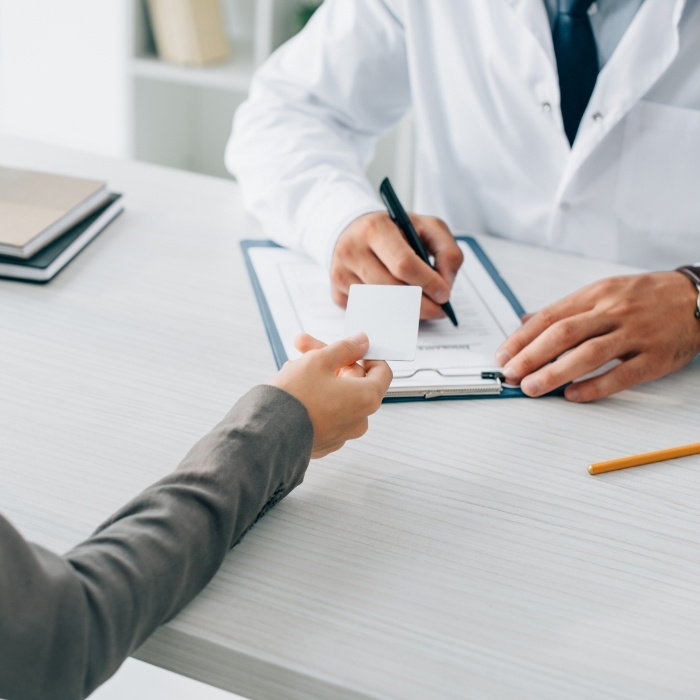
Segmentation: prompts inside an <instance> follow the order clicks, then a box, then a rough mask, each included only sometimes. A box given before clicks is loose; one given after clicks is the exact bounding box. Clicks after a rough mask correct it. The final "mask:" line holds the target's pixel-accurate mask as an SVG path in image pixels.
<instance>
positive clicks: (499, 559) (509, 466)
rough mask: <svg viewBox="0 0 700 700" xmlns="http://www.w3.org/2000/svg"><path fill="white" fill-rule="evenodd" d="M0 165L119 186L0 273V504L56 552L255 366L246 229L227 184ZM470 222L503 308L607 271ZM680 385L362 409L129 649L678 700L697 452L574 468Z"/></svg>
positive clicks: (212, 664) (284, 671) (620, 442)
mask: <svg viewBox="0 0 700 700" xmlns="http://www.w3.org/2000/svg"><path fill="white" fill-rule="evenodd" d="M0 162H1V163H2V164H3V165H17V166H23V167H36V168H43V169H49V170H50V169H54V170H57V171H61V172H67V173H73V174H76V175H85V176H97V177H104V178H106V179H107V180H108V182H109V184H110V186H111V188H113V189H115V190H117V191H120V192H123V193H124V195H125V204H126V211H125V212H124V214H123V215H122V216H121V217H119V219H118V220H117V221H115V222H114V223H113V224H112V225H110V227H109V228H108V229H107V230H106V231H105V232H104V233H103V234H102V235H101V236H100V237H98V239H97V240H96V241H95V242H94V243H92V244H91V245H90V246H89V247H88V249H86V250H85V251H84V252H83V253H82V254H81V255H80V256H79V257H78V258H76V260H74V261H73V262H72V263H71V264H70V265H69V266H68V267H67V268H66V269H65V270H64V271H63V272H62V273H61V274H60V275H59V276H58V277H57V278H56V279H55V280H54V281H53V282H51V283H50V284H49V285H46V286H33V285H28V284H22V283H18V282H6V281H2V282H0V392H1V396H2V400H0V446H1V451H2V459H1V460H0V510H1V511H2V512H3V513H4V514H5V515H7V516H8V517H9V518H10V519H11V520H12V521H13V522H14V523H15V524H16V525H17V526H18V527H19V528H20V529H21V530H22V531H23V532H24V534H25V535H26V536H27V537H29V538H31V539H32V540H34V541H37V542H40V543H41V544H43V545H46V546H49V547H52V548H54V549H56V550H58V551H63V550H65V549H67V548H68V547H70V546H72V545H74V544H75V543H77V542H78V541H79V540H80V539H81V538H84V537H86V536H88V535H89V534H90V532H91V530H92V529H93V527H94V526H95V525H97V524H98V523H99V522H100V521H101V520H102V519H103V518H105V517H107V516H108V515H109V514H110V513H111V512H112V511H114V510H115V509H116V508H118V507H119V506H120V505H121V504H122V503H123V502H125V501H126V500H127V499H128V498H130V497H131V496H132V495H134V494H135V493H136V492H137V491H139V490H140V489H141V488H143V487H145V486H146V485H148V484H149V483H151V482H152V481H154V480H155V479H157V478H158V477H160V476H162V475H163V474H165V473H167V472H168V471H170V470H171V469H172V468H173V467H174V466H175V465H176V464H177V462H178V461H179V459H180V458H181V457H182V456H183V455H184V453H185V452H186V451H187V449H188V448H189V446H190V445H191V444H192V443H193V442H194V441H195V440H196V439H197V438H198V437H199V436H201V435H202V434H203V433H204V432H205V431H206V430H207V429H208V428H209V427H210V426H212V425H213V424H214V423H215V422H216V421H217V420H218V419H219V418H220V417H221V416H222V415H223V414H224V413H225V411H226V410H227V409H228V408H229V406H230V405H231V404H232V403H233V402H234V401H235V399H236V397H237V396H239V395H240V394H241V393H243V392H244V391H245V390H246V389H247V388H248V387H250V386H252V385H253V384H255V383H259V382H262V381H265V380H266V378H268V377H269V376H270V375H271V374H272V373H273V372H274V369H275V368H274V364H273V360H272V353H271V351H270V349H269V345H268V342H267V339H266V336H265V331H264V329H263V325H262V322H261V320H260V317H259V314H258V310H257V307H256V305H255V300H254V296H253V293H252V291H251V288H250V285H249V283H248V279H247V276H246V273H245V270H244V266H243V262H242V258H241V255H240V252H239V248H238V239H240V238H243V237H256V236H260V235H261V234H260V231H259V229H258V228H257V226H256V225H255V224H254V222H253V221H252V220H251V219H249V218H248V217H247V216H245V215H244V214H243V213H242V211H241V204H240V200H239V195H238V191H237V189H236V186H235V184H233V183H231V182H228V181H223V180H217V179H214V178H208V177H205V176H201V175H193V174H189V173H183V172H177V171H172V170H168V169H164V168H159V167H156V166H151V165H144V164H137V163H129V162H122V161H114V160H109V159H105V158H98V157H93V156H90V155H87V154H79V153H74V152H69V151H63V150H60V149H55V148H52V147H47V146H40V145H38V144H31V143H28V142H22V141H16V140H9V139H0ZM480 240H481V242H482V245H483V246H484V248H485V249H486V250H487V252H488V253H489V254H490V255H491V257H492V258H493V260H494V261H495V262H496V264H497V266H498V267H499V269H500V271H501V272H502V274H503V276H504V277H505V279H506V280H508V282H509V283H510V284H511V286H512V288H513V289H514V291H515V293H516V294H517V295H518V296H519V298H520V299H521V301H522V302H523V304H524V306H525V307H526V308H527V309H528V310H534V309H536V308H538V307H539V306H541V305H543V304H545V303H547V302H548V301H551V300H553V299H555V298H556V297H558V296H561V295H562V294H564V293H567V292H569V291H572V290H574V289H575V288H577V287H579V286H581V285H582V284H585V283H587V282H589V281H592V280H594V279H596V278H598V277H601V276H605V275H608V274H615V273H618V272H626V271H628V270H626V269H624V268H620V267H618V266H615V265H610V264H607V263H600V262H596V261H591V260H585V259H581V258H574V257H569V256H565V255H561V254H554V253H550V252H545V251H541V250H536V249H533V248H529V247H526V246H519V245H513V244H510V243H507V242H505V241H499V240H497V239H492V238H481V239H480ZM659 322H660V323H663V319H660V320H659ZM699 383H700V366H699V365H698V363H697V362H696V363H693V364H692V365H691V366H689V367H687V368H686V369H684V370H682V371H680V372H678V373H677V374H675V375H672V376H670V377H667V378H665V379H662V380H660V381H657V382H654V383H651V384H648V385H643V386H640V387H637V388H635V389H633V390H630V391H626V392H623V393H621V394H619V395H617V396H615V397H613V398H610V399H608V400H605V401H601V402H599V403H596V404H591V405H569V404H567V403H566V402H565V401H564V400H563V399H560V398H545V399H539V400H527V399H507V400H493V399H477V400H469V401H443V402H435V403H405V404H390V405H385V406H383V407H382V409H381V410H380V411H379V413H378V414H377V415H376V416H374V417H373V419H372V420H371V424H370V431H369V433H368V434H367V435H366V436H365V437H364V438H363V439H361V440H359V441H356V442H354V443H351V444H349V445H347V446H346V447H345V448H344V449H343V450H342V451H341V452H340V453H338V454H336V455H333V456H331V457H329V458H326V459H324V460H322V461H318V462H314V463H312V465H311V466H310V468H309V471H308V472H307V476H306V479H305V482H304V484H303V485H302V486H301V487H300V488H298V489H297V490H296V491H295V492H294V493H293V494H292V495H291V496H290V497H288V498H287V499H286V500H285V501H283V502H282V503H280V504H279V505H278V506H277V507H276V508H275V509H273V511H271V512H270V513H269V514H268V515H267V516H266V517H265V518H264V519H263V520H262V521H261V522H260V523H258V524H257V525H256V526H255V528H253V530H252V531H251V532H250V533H249V534H248V535H247V536H246V538H245V539H244V540H243V542H242V543H241V544H240V545H239V546H238V547H237V548H236V549H235V550H233V551H232V552H231V554H230V555H229V556H228V558H227V560H226V562H225V564H224V566H223V567H222V570H221V571H220V573H219V574H218V575H217V577H216V578H215V579H214V581H213V582H212V583H211V585H210V586H209V587H208V588H207V589H206V590H205V591H204V592H203V593H202V594H201V595H200V596H199V597H198V598H197V599H196V600H195V601H194V602H193V603H192V604H191V605H190V606H189V607H188V608H187V609H186V610H185V611H184V612H183V613H182V614H181V615H179V616H178V617H177V618H176V619H175V620H174V621H172V622H171V623H170V624H169V625H167V626H165V627H163V628H161V629H160V630H159V631H158V632H157V633H156V634H155V635H154V636H153V637H152V638H151V639H150V640H149V641H148V642H147V643H146V644H145V645H144V646H143V647H142V649H140V650H139V652H138V657H139V658H141V659H145V660H148V661H151V662H153V663H156V664H159V665H162V666H164V667H166V668H169V669H172V670H175V671H178V672H180V673H183V674H185V675H188V676H192V677H194V678H197V679H200V680H204V681H206V682H208V683H210V684H213V685H217V686H219V687H222V688H225V689H228V690H231V691H233V692H237V693H240V694H242V695H245V696H247V697H250V698H427V697H430V698H537V699H538V700H542V699H545V698H553V699H554V698H556V699H560V698H630V699H631V698H635V699H637V698H649V699H651V698H654V699H656V698H697V697H700V662H699V661H698V659H699V658H700V656H699V654H700V513H699V510H698V501H699V499H698V496H699V495H700V456H698V457H687V458H683V459H680V460H675V461H673V462H668V463H665V464H656V465H650V466H646V467H640V468H636V469H629V470H625V471H621V472H615V473H611V474H607V475H603V476H599V477H591V476H589V475H588V474H587V472H586V467H587V465H588V464H589V463H590V462H594V461H600V460H604V459H608V458H613V457H618V456H622V455H626V454H634V453H638V452H646V451H649V450H654V449H659V448H662V447H667V446H673V445H680V444H684V443H690V442H697V441H698V440H699V439H700V435H699V428H698V418H697V416H698V413H699V411H700V398H698V396H699V394H700V392H698V385H699ZM3 565H5V564H3Z"/></svg>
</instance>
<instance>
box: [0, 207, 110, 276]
mask: <svg viewBox="0 0 700 700" xmlns="http://www.w3.org/2000/svg"><path fill="white" fill-rule="evenodd" d="M123 209H124V206H123V204H122V202H121V195H120V194H110V196H109V199H108V201H107V203H106V204H105V205H104V206H102V207H100V208H99V209H97V210H96V211H95V212H93V213H92V214H90V215H89V216H88V217H87V218H85V219H83V221H81V222H80V223H79V224H76V225H75V226H73V228H71V229H70V230H68V231H67V232H66V233H64V234H63V235H61V236H59V237H58V238H57V239H56V240H54V241H53V242H52V243H49V244H48V245H47V246H45V247H44V248H42V249H41V250H40V251H39V252H38V253H36V254H34V255H32V257H31V258H26V259H22V258H16V257H14V256H10V255H0V277H6V278H10V279H16V280H23V281H27V282H48V281H49V280H50V279H52V278H53V277H55V275H56V274H57V273H58V272H59V271H60V270H62V269H63V268H64V267H65V266H66V265H67V264H68V263H69V262H70V261H71V260H72V259H73V258H74V257H75V256H76V255H77V254H78V253H79V252H80V251H81V250H83V248H85V246H86V245H87V244H88V243H89V242H90V241H91V240H93V239H94V238H95V236H97V234H98V233H100V232H101V231H102V230H104V228H105V227H106V226H107V224H109V222H110V221H112V220H113V219H114V218H115V217H116V216H117V215H118V214H119V213H120V212H121V211H122V210H123Z"/></svg>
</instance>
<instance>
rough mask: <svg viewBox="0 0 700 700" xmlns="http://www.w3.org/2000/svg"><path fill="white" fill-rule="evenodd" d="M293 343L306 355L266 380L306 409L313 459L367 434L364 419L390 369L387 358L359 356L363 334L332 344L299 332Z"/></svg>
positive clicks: (364, 340) (382, 390)
mask: <svg viewBox="0 0 700 700" xmlns="http://www.w3.org/2000/svg"><path fill="white" fill-rule="evenodd" d="M295 345H296V346H297V349H298V350H299V351H300V352H303V353H304V354H303V355H302V356H301V357H300V358H298V359H296V360H293V361H291V362H287V363H285V364H284V366H283V367H282V369H281V370H280V371H279V372H278V373H277V375H275V377H273V378H272V380H271V381H270V384H272V385H273V386H276V387H279V388H280V389H284V391H287V392H288V393H290V394H292V396H294V397H296V398H297V399H299V401H301V402H302V403H303V404H304V406H305V407H306V410H307V411H308V414H309V418H310V419H311V422H312V424H313V426H314V444H313V448H312V452H311V457H312V458H313V459H315V458H318V457H323V456H325V455H327V454H329V453H330V452H334V451H335V450H338V449H340V448H341V447H342V446H343V445H344V444H345V442H346V441H347V440H352V439H354V438H358V437H360V436H361V435H364V434H365V432H367V427H368V420H367V417H368V416H369V415H371V414H372V413H374V412H375V411H376V410H377V409H378V408H379V406H380V405H381V402H382V399H383V398H384V395H385V394H386V392H387V389H388V388H389V383H390V382H391V379H392V372H391V369H390V368H389V365H388V364H387V363H386V362H372V361H367V360H360V358H361V357H362V356H363V355H364V354H365V353H366V352H367V349H368V348H369V340H368V339H367V336H366V335H365V334H364V333H361V334H358V335H357V336H352V337H350V338H346V339H345V340H339V341H338V342H336V343H332V344H331V345H325V343H322V342H321V341H319V340H316V339H315V338H313V337H312V336H310V335H306V334H303V335H300V336H299V337H298V338H297V339H296V342H295Z"/></svg>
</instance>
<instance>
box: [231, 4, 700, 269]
mask: <svg viewBox="0 0 700 700" xmlns="http://www.w3.org/2000/svg"><path fill="white" fill-rule="evenodd" d="M409 108H412V110H413V118H414V123H415V134H416V154H415V163H416V172H415V203H414V207H413V209H414V211H416V212H418V213H423V214H432V215H436V216H439V217H441V218H443V219H444V220H445V221H446V222H447V223H448V225H449V226H450V228H451V229H452V231H455V232H481V233H491V234H495V235H499V236H505V237H507V238H511V239H515V240H519V241H524V242H528V243H533V244H536V245H539V246H544V247H547V248H553V249H558V250H564V251H569V252H573V253H579V254H582V255H587V256H594V257H599V258H604V259H608V260H613V261H619V262H623V263H629V264H635V265H640V266H643V267H649V268H652V269H668V268H673V267H676V266H678V265H681V264H685V263H693V262H694V261H697V260H700V0H645V2H644V3H643V4H642V6H641V8H640V9H639V11H638V12H637V14H636V15H635V17H634V19H633V21H632V24H631V25H630V27H629V29H628V30H627V32H626V34H625V35H624V36H623V37H622V39H621V41H620V43H619V45H618V46H617V49H616V50H615V52H614V54H613V55H612V57H611V58H610V60H609V61H608V63H607V64H606V65H605V66H604V68H603V70H602V71H601V73H600V75H599V76H598V81H597V83H596V86H595V90H594V92H593V95H592V97H591V100H590V103H589V105H588V108H587V110H586V113H585V114H584V115H583V119H582V122H581V125H580V127H579V131H578V135H577V137H576V140H575V142H574V144H573V147H570V146H569V143H568V141H567V139H566V136H565V134H564V128H563V123H562V118H561V112H560V109H559V85H558V78H557V69H556V60H555V57H554V52H553V48H552V37H551V30H550V26H549V22H548V19H547V14H546V11H545V7H544V3H543V2H542V0H430V1H429V0H325V2H324V3H323V5H322V7H321V9H320V10H319V11H318V12H317V13H316V15H315V16H314V17H313V18H312V20H311V22H310V23H309V25H308V26H307V28H306V29H305V30H304V31H303V32H302V33H301V34H300V35H298V36H297V37H295V38H294V39H292V40H291V41H290V42H288V43H287V44H286V45H284V46H283V47H282V48H281V49H280V50H278V51H277V52H276V53H275V54H273V56H272V57H271V58H270V59H269V60H268V61H267V63H266V64H265V65H264V66H262V68H261V69H260V70H259V71H258V73H257V75H256V76H255V78H254V81H253V86H252V90H251V94H250V97H249V99H248V100H247V101H246V102H245V103H244V104H243V105H242V106H241V107H240V108H239V110H238V111H237V113H236V115H235V118H234V128H233V132H232V137H231V140H230V141H229V144H228V147H227V153H226V162H227V164H228V167H229V169H230V170H231V172H233V173H234V174H235V175H236V176H237V177H238V179H239V181H240V184H241V187H242V192H243V195H244V199H245V201H246V202H247V205H248V207H249V208H250V210H251V211H252V212H253V213H254V214H255V215H256V216H257V217H258V218H259V219H260V220H261V222H262V223H263V226H264V228H265V230H266V232H267V233H268V234H269V235H270V236H271V237H273V238H274V239H275V240H277V241H278V242H279V243H281V244H283V245H287V246H290V247H294V248H298V249H302V250H305V251H306V252H308V253H309V254H311V255H312V256H314V257H315V258H316V259H318V260H319V261H321V262H323V263H324V264H326V265H328V264H329V263H330V260H331V256H332V252H333V248H334V245H335V242H336V239H337V236H338V235H339V234H340V233H341V232H342V230H343V229H344V228H345V227H346V226H347V224H348V223H349V222H350V221H352V220H353V219H354V218H355V217H357V216H359V215H360V214H363V213H366V212H369V211H376V210H378V209H382V208H383V207H382V205H381V202H380V200H379V199H378V198H377V194H376V193H375V192H374V190H373V188H372V187H371V186H370V184H369V182H368V181H367V179H366V177H365V175H364V168H365V167H366V165H367V163H368V162H369V160H370V159H371V156H372V151H373V146H374V144H375V142H376V139H377V137H378V135H381V134H383V133H385V132H386V131H387V130H388V129H389V128H390V127H391V126H392V125H393V124H395V123H396V122H397V121H398V120H399V119H400V118H401V117H402V115H404V114H405V113H406V111H407V110H408V109H409Z"/></svg>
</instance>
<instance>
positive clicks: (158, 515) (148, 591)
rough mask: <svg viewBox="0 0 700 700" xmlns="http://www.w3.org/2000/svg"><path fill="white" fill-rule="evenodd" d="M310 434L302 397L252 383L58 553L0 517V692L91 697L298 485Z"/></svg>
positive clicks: (57, 698)
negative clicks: (147, 483) (133, 493)
mask: <svg viewBox="0 0 700 700" xmlns="http://www.w3.org/2000/svg"><path fill="white" fill-rule="evenodd" d="M312 443H313V426H312V424H311V421H310V420H309V417H308V414H307V412H306V409H305V408H304V406H303V405H302V404H301V403H300V402H299V401H297V400H296V399H295V398H294V397H292V396H291V395H289V394H287V393H286V392H284V391H282V390H280V389H277V388H274V387H270V386H260V387H255V388H254V389H252V390H251V391H250V392H248V393H247V394H246V395H245V396H244V397H243V398H241V400H240V401H238V403H237V404H236V405H235V406H234V408H233V409H232V410H231V411H230V413H229V414H228V415H227V416H226V417H225V418H224V419H223V420H222V421H221V423H219V424H218V425H217V426H216V427H215V428H214V429H213V430H212V431H211V432H210V433H209V434H208V435H206V436H205V437H204V438H202V439H201V440H200V441H199V442H198V443H197V444H196V445H195V446H194V447H193V448H192V449H191V450H190V452H189V453H188V454H187V456H186V457H185V459H184V460H183V461H182V463H181V464H180V465H179V467H178V468H177V470H176V471H175V472H173V473H172V474H170V475H169V476H167V477H165V478H164V479H161V480H160V481H159V482H157V483H156V484H154V485H153V486H151V487H149V488H148V489H146V490H145V491H144V492H143V493H141V494H140V495H139V496H137V497H136V498H135V499H134V500H132V501H131V502H130V503H129V504H127V505H126V506H125V507H124V508H122V509H121V510H120V511H119V512H117V513H115V514H114V515H113V516H112V517H111V518H110V519H109V520H108V521H107V522H105V523H104V524H103V525H101V526H100V527H99V528H98V529H97V531H96V532H95V533H94V534H93V535H92V537H90V539H88V540H87V541H85V542H83V543H82V544H80V545H78V546H77V547H75V549H72V550H71V551H70V552H68V553H67V554H66V555H65V556H63V557H61V556H59V555H57V554H54V553H52V552H49V551H48V550H46V549H44V548H42V547H39V546H36V545H32V544H29V543H28V542H26V541H25V540H24V539H23V538H22V537H21V535H20V534H19V533H18V532H17V531H16V530H15V529H14V528H13V527H12V526H11V525H10V523H9V522H8V521H7V520H5V519H3V518H2V517H0V697H2V698H7V699H8V700H13V699H15V698H22V699H23V700H25V699H33V698H37V699H41V700H45V699H46V698H51V699H52V700H73V699H74V698H83V697H86V696H87V695H89V694H90V693H91V692H92V691H93V690H94V689H95V688H96V687H97V686H98V685H100V684H101V683H102V682H104V681H105V680H106V679H107V678H109V676H111V675H112V674H113V673H114V672H115V671H116V670H117V668H118V667H119V665H120V664H121V663H122V661H123V660H124V659H125V658H126V657H127V656H128V655H129V654H130V653H132V652H133V651H134V649H136V648H137V647H138V646H139V645H140V644H141V643H142V642H143V641H144V640H145V639H146V638H147V637H148V636H149V635H150V634H151V632H153V630H154V629H155V628H156V627H157V626H158V625H160V624H161V623H163V622H165V621H166V620H168V619H169V618H171V617H172V616H173V615H175V614H176V613H177V612H178V611H179V610H180V609H182V608H183V607H184V606H185V605H186V604H187V603H188V602H189V601H190V600H191V599H192V598H193V597H194V596H195V595H196V594H197V593H198V592H199V591H200V590H201V589H202V588H203V587H204V586H205V585H206V584H207V582H208V581H209V580H210V579H211V578H212V576H213V575H214V573H215V572H216V570H217V569H218V567H219V565H220V564H221V562H222V560H223V558H224V556H225V554H226V552H227V550H228V549H229V548H230V547H232V546H233V545H235V544H236V543H237V542H238V541H239V540H240V539H241V537H243V535H244V534H245V533H246V532H247V530H248V529H249V528H250V527H251V526H252V525H253V523H255V521H256V520H257V519H258V518H259V517H260V516H261V515H263V514H264V513H265V512H266V511H267V509H268V508H270V507H271V506H272V505H274V504H275V503H276V502H277V501H279V500H280V499H281V498H283V497H284V496H285V495H286V494H288V493H289V492H290V491H291V490H292V489H293V488H294V487H295V486H297V485H298V484H299V483H301V481H302V479H303V476H304V472H305V470H306V466H307V464H308V461H309V458H310V455H311V447H312Z"/></svg>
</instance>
